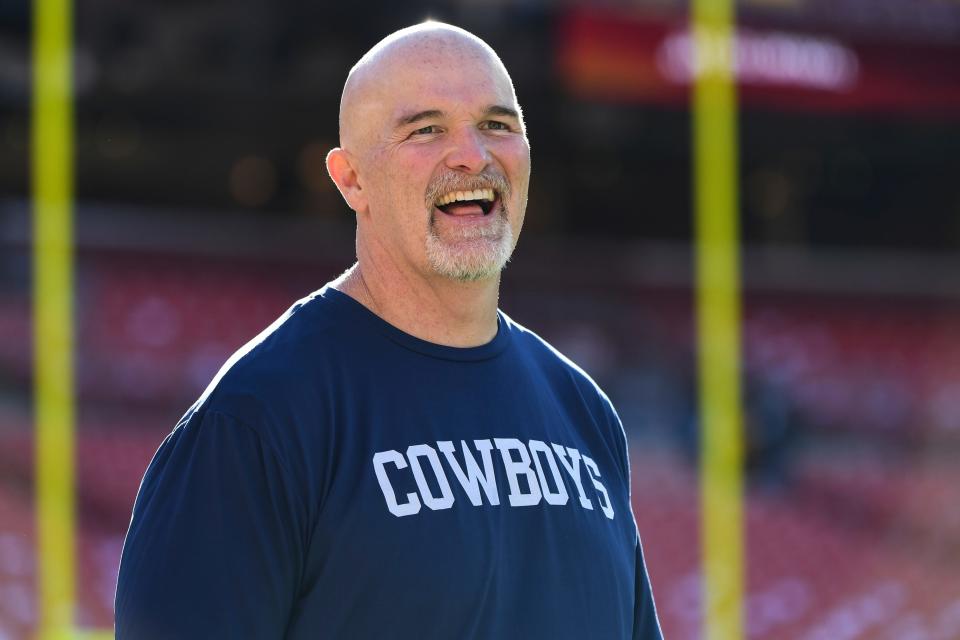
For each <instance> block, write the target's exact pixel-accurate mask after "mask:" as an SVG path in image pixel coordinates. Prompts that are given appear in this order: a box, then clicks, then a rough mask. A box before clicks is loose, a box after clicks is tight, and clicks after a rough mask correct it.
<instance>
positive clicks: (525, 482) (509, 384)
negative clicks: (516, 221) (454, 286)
mask: <svg viewBox="0 0 960 640" xmlns="http://www.w3.org/2000/svg"><path fill="white" fill-rule="evenodd" d="M629 474H630V471H629V463H628V458H627V450H626V442H625V439H624V433H623V429H622V427H621V425H620V421H619V419H618V417H617V415H616V413H615V412H614V410H613V407H612V406H611V404H610V402H609V400H608V399H607V397H606V396H605V395H604V394H603V393H602V392H601V391H600V390H599V388H598V387H597V386H596V385H595V384H594V383H593V381H592V380H590V378H589V377H587V375H586V374H584V373H583V372H582V371H581V370H580V369H578V368H577V367H576V366H575V365H573V364H572V363H571V362H569V361H568V360H566V359H565V358H563V356H561V355H560V354H559V353H558V352H556V351H555V350H553V349H552V348H551V347H550V346H549V345H547V344H546V343H545V342H544V341H543V340H541V339H540V338H538V337H537V336H536V335H534V334H533V333H531V332H529V331H527V330H526V329H524V328H523V327H521V326H520V325H518V324H516V323H514V322H513V321H511V320H510V319H509V318H508V317H507V316H505V315H504V314H502V313H500V314H498V330H497V335H496V337H495V338H494V339H493V340H492V341H491V342H489V343H488V344H485V345H483V346H479V347H474V348H454V347H446V346H441V345H436V344H432V343H429V342H425V341H423V340H420V339H417V338H415V337H413V336H411V335H409V334H406V333H404V332H402V331H400V330H399V329H397V328H395V327H393V326H391V325H389V324H388V323H386V322H384V321H383V320H381V319H380V318H378V317H377V316H376V315H374V314H372V313H371V312H369V311H368V310H367V309H366V308H364V307H363V306H362V305H360V304H359V303H357V302H356V301H354V300H353V299H352V298H350V297H349V296H347V295H345V294H343V293H341V292H339V291H336V290H334V289H332V288H329V287H327V288H324V289H322V290H321V291H319V292H317V293H315V294H314V295H313V296H310V297H308V298H306V299H304V300H302V301H300V302H298V303H297V304H296V305H294V306H293V307H292V308H291V310H290V311H289V312H288V313H287V314H285V315H284V316H283V317H281V318H280V319H279V320H278V321H277V322H276V323H274V324H273V325H272V326H271V327H269V328H268V329H267V330H266V331H264V333H263V334H261V335H260V336H258V337H257V338H256V339H255V340H253V341H252V342H251V343H250V344H249V345H247V346H246V347H244V348H243V349H241V350H240V351H239V352H238V353H237V354H236V355H235V356H234V357H233V358H231V360H230V361H229V362H228V363H227V364H226V365H225V366H224V368H223V370H222V371H221V372H220V374H218V376H217V378H216V379H215V380H214V381H213V382H212V383H211V385H210V387H209V388H208V389H207V391H206V392H205V393H204V395H203V396H202V397H201V398H200V400H198V401H197V403H196V404H195V405H194V406H193V407H192V408H191V409H190V410H189V411H188V412H187V414H186V415H185V416H184V417H183V419H182V420H181V421H180V423H179V424H178V425H177V426H176V428H175V429H174V430H173V432H172V433H171V434H170V435H169V436H168V437H167V438H166V440H164V442H163V444H162V445H161V446H160V449H159V450H158V451H157V453H156V456H155V457H154V459H153V461H152V462H151V463H150V467H149V468H148V469H147V472H146V475H145V476H144V479H143V483H142V485H141V487H140V492H139V495H138V496H137V501H136V504H135V506H134V510H133V518H132V520H131V523H130V530H129V532H128V534H127V538H126V541H125V543H124V549H123V557H122V560H121V565H120V576H119V581H118V585H117V598H116V635H117V638H121V639H136V640H151V639H154V638H171V639H173V638H176V639H188V638H198V639H199V638H203V639H205V640H210V639H213V638H231V639H235V638H258V639H259V638H264V639H266V638H288V639H291V640H301V639H302V640H306V639H309V640H320V639H326V638H331V639H343V640H366V639H378V640H380V639H393V638H396V639H411V640H413V639H416V640H426V639H438V640H453V639H456V640H465V639H481V638H484V639H510V638H518V639H521V638H522V639H524V640H535V639H539V638H542V639H544V640H559V639H563V638H578V639H582V638H591V639H625V638H635V639H637V638H642V639H654V638H660V637H661V634H660V629H659V624H658V622H657V617H656V613H655V610H654V604H653V598H652V596H651V591H650V586H649V583H648V580H647V574H646V569H645V567H644V562H643V557H642V553H641V550H640V543H639V539H638V536H637V529H636V525H635V523H634V518H633V514H632V511H631V506H630V492H629V487H630V480H629Z"/></svg>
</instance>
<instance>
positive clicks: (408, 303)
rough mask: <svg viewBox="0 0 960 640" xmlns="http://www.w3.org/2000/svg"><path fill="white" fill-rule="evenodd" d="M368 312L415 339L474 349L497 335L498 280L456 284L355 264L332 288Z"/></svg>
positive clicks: (360, 262)
mask: <svg viewBox="0 0 960 640" xmlns="http://www.w3.org/2000/svg"><path fill="white" fill-rule="evenodd" d="M332 286H333V288H335V289H337V290H338V291H341V292H343V293H345V294H347V295H348V296H350V297H351V298H353V299H354V300H356V301H357V302H359V303H360V304H362V305H363V306H365V307H366V308H367V309H369V310H370V311H371V312H373V313H374V314H376V315H377V316H379V317H380V318H382V319H383V320H385V321H386V322H389V323H390V324H392V325H393V326H395V327H397V328H398V329H400V330H401V331H404V332H406V333H409V334H410V335H412V336H416V337H417V338H420V339H421V340H426V341H427V342H432V343H434V344H442V345H446V346H450V347H476V346H479V345H482V344H486V343H488V342H490V341H491V340H493V338H494V337H495V336H496V334H497V299H498V295H499V289H500V278H499V276H496V277H493V278H489V279H487V280H481V281H477V282H458V281H455V280H450V279H449V278H443V277H441V276H436V277H435V278H432V279H424V278H422V277H419V276H417V275H415V274H408V273H403V272H399V271H397V270H393V269H385V268H383V267H382V266H381V265H379V264H377V262H376V261H374V260H370V259H366V260H365V259H364V256H363V255H361V256H360V259H359V260H358V261H357V263H356V264H354V265H353V266H352V267H350V268H349V269H348V270H347V271H346V272H345V273H344V274H343V275H341V276H340V277H339V278H337V279H336V280H335V281H334V282H333V283H332Z"/></svg>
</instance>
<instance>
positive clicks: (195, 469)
mask: <svg viewBox="0 0 960 640" xmlns="http://www.w3.org/2000/svg"><path fill="white" fill-rule="evenodd" d="M305 519H306V518H305V516H304V514H303V509H302V504H301V503H300V502H299V501H298V500H297V499H296V497H295V493H294V491H293V490H292V486H291V484H290V477H289V474H288V470H286V469H284V468H283V466H282V465H281V464H280V461H279V460H278V458H277V456H276V454H275V452H274V451H273V450H272V449H270V448H269V447H267V446H266V445H265V443H264V442H263V441H262V440H261V438H260V435H259V434H258V433H257V432H256V431H254V430H253V429H252V428H250V427H248V426H246V425H245V424H243V423H241V422H239V421H237V420H236V419H234V418H232V417H229V416H226V415H223V414H219V413H216V412H207V413H205V414H204V415H203V416H202V419H199V418H198V417H197V416H194V417H193V418H192V419H191V420H190V421H189V422H187V423H186V424H185V425H182V426H181V427H179V428H178V429H177V430H176V431H174V432H173V433H172V434H171V435H170V436H169V437H168V438H167V440H166V441H164V443H163V445H162V446H161V447H160V449H159V450H158V451H157V454H156V456H154V459H153V461H152V462H151V463H150V467H149V468H148V469H147V473H146V475H145V476H144V480H143V483H142V485H141V487H140V492H139V494H138V496H137V502H136V505H135V506H134V513H133V518H132V519H131V522H130V530H129V532H128V533H127V538H126V541H125V542H124V547H123V556H122V558H121V562H120V575H119V578H118V582H117V597H116V637H117V638H118V639H124V638H130V639H134V638H135V639H136V640H150V639H152V638H177V639H184V640H186V639H191V638H197V639H200V638H204V639H209V638H281V637H282V636H283V634H284V631H285V630H286V626H287V621H288V618H289V615H290V610H291V608H292V606H293V603H294V601H295V598H296V594H297V590H298V587H299V583H300V577H301V564H300V558H302V557H303V554H304V549H303V536H302V532H303V531H304V530H305V527H304V525H305V522H304V520H305Z"/></svg>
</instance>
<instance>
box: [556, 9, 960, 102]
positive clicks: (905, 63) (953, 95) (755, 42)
mask: <svg viewBox="0 0 960 640" xmlns="http://www.w3.org/2000/svg"><path fill="white" fill-rule="evenodd" d="M735 38H736V40H735V42H734V49H733V50H734V55H733V61H732V62H733V68H734V72H735V75H736V78H737V82H738V86H739V91H740V96H741V100H742V101H743V102H744V103H745V104H747V105H760V106H763V105H767V106H772V107H777V108H785V109H800V110H815V111H880V112H889V113H910V114H916V115H924V114H927V115H947V116H960V64H956V61H957V60H960V46H946V45H918V44H896V43H889V42H887V43H878V42H853V41H851V40H850V39H849V38H841V37H838V36H834V35H827V34H816V33H799V32H792V31H785V30H781V29H776V28H762V27H758V26H750V25H741V26H740V27H739V28H738V29H737V32H736V36H735ZM692 44H693V39H692V37H691V34H690V32H689V30H688V28H687V24H686V22H685V21H682V20H676V19H674V20H663V19H654V18H651V17H649V16H648V17H645V18H637V17H632V16H631V17H627V16H624V15H620V14H617V13H613V12H597V11H593V10H587V9H573V10H571V11H570V12H568V13H567V14H566V15H565V16H564V17H563V19H562V20H561V22H560V31H559V38H558V64H559V69H560V73H561V76H562V78H563V80H564V82H565V84H566V85H567V87H568V89H569V90H570V91H571V92H573V93H574V94H575V95H578V96H580V97H582V98H585V99H592V100H602V101H614V102H640V103H648V104H667V105H678V106H682V105H684V104H686V102H687V101H688V99H689V89H690V85H691V83H692V81H693V79H694V78H695V77H696V74H697V73H699V72H700V71H701V70H698V69H696V68H695V63H694V55H693V46H692ZM958 44H960V43H958ZM710 59H711V57H710V56H709V55H708V56H706V60H707V61H708V64H709V61H710Z"/></svg>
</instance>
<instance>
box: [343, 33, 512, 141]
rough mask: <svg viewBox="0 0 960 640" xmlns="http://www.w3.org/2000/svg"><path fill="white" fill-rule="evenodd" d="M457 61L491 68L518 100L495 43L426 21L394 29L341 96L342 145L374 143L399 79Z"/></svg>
mask: <svg viewBox="0 0 960 640" xmlns="http://www.w3.org/2000/svg"><path fill="white" fill-rule="evenodd" d="M451 63H456V64H473V65H479V66H481V67H485V68H487V69H488V70H489V73H490V74H491V75H492V76H494V78H495V80H496V81H498V83H501V84H503V85H504V86H505V87H506V88H508V90H509V93H510V96H511V101H512V102H514V103H516V93H515V92H514V89H513V83H512V81H511V80H510V75H509V74H508V73H507V70H506V68H505V67H504V65H503V62H502V61H501V60H500V58H499V56H497V54H496V52H495V51H494V50H493V49H492V48H491V47H490V45H488V44H487V43H486V42H484V41H483V40H481V39H480V38H478V37H477V36H475V35H473V34H472V33H470V32H469V31H465V30H463V29H461V28H459V27H455V26H452V25H449V24H444V23H441V22H425V23H423V24H418V25H414V26H412V27H407V28H406V29H401V30H400V31H395V32H394V33H392V34H390V35H389V36H387V37H386V38H384V39H383V40H381V41H380V42H378V43H377V44H376V45H374V47H373V48H372V49H370V50H369V51H368V52H367V53H365V54H364V55H363V57H362V58H360V60H359V61H358V62H357V63H356V64H355V65H354V66H353V68H352V69H351V70H350V73H349V74H348V75H347V81H346V83H345V84H344V87H343V95H342V96H341V98H340V117H339V125H340V146H341V147H343V148H344V149H348V150H352V151H361V150H362V149H363V148H364V147H366V146H367V145H368V144H369V143H370V139H369V138H370V136H371V134H375V131H373V129H374V128H375V126H376V125H377V124H379V123H378V122H377V120H378V117H377V116H382V112H383V111H384V109H389V108H391V107H392V106H394V105H393V102H392V101H393V99H394V97H395V94H396V88H397V87H396V83H397V81H398V79H399V78H401V77H402V78H403V79H404V82H407V83H409V82H410V81H411V80H410V79H411V78H413V81H414V82H415V81H416V77H417V72H419V74H425V75H435V74H437V73H439V72H440V71H441V70H442V68H443V67H445V66H447V65H450V64H451ZM406 88H409V87H406ZM517 110H518V111H519V108H517Z"/></svg>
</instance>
